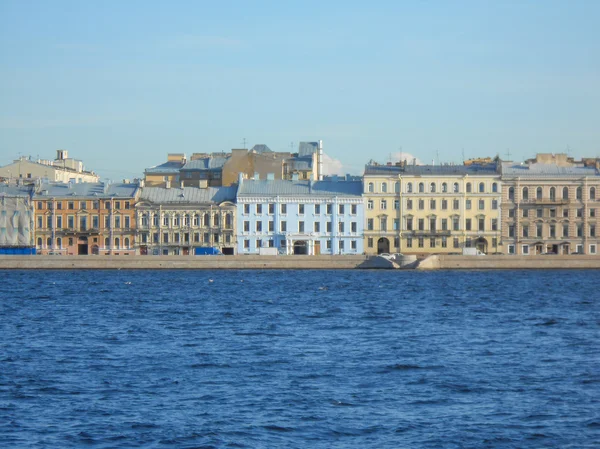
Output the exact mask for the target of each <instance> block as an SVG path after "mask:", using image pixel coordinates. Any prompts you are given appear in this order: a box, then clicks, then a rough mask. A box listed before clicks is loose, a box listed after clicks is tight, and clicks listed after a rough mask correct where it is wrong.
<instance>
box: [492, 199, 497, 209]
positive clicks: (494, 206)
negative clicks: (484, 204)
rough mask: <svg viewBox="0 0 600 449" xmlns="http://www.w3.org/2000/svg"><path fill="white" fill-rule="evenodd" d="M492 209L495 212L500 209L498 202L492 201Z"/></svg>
mask: <svg viewBox="0 0 600 449" xmlns="http://www.w3.org/2000/svg"><path fill="white" fill-rule="evenodd" d="M492 209H493V210H497V209H498V200H492Z"/></svg>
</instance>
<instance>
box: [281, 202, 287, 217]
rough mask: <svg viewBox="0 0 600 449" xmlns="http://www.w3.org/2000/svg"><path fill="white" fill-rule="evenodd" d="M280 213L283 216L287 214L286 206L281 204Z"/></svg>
mask: <svg viewBox="0 0 600 449" xmlns="http://www.w3.org/2000/svg"><path fill="white" fill-rule="evenodd" d="M281 213H282V214H283V215H285V214H287V204H282V205H281Z"/></svg>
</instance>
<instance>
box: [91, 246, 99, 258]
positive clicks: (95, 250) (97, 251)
mask: <svg viewBox="0 0 600 449" xmlns="http://www.w3.org/2000/svg"><path fill="white" fill-rule="evenodd" d="M99 253H100V251H99V248H98V245H94V246H92V254H93V255H94V256H97V255H98V254H99Z"/></svg>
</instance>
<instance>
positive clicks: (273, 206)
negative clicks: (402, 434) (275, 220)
mask: <svg viewBox="0 0 600 449" xmlns="http://www.w3.org/2000/svg"><path fill="white" fill-rule="evenodd" d="M267 210H268V211H269V215H273V214H274V213H275V204H274V203H269V205H268V209H267Z"/></svg>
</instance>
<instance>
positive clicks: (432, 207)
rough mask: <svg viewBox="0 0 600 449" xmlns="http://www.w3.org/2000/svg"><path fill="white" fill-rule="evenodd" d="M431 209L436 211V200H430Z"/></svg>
mask: <svg viewBox="0 0 600 449" xmlns="http://www.w3.org/2000/svg"><path fill="white" fill-rule="evenodd" d="M429 208H430V209H431V210H435V200H429Z"/></svg>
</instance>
